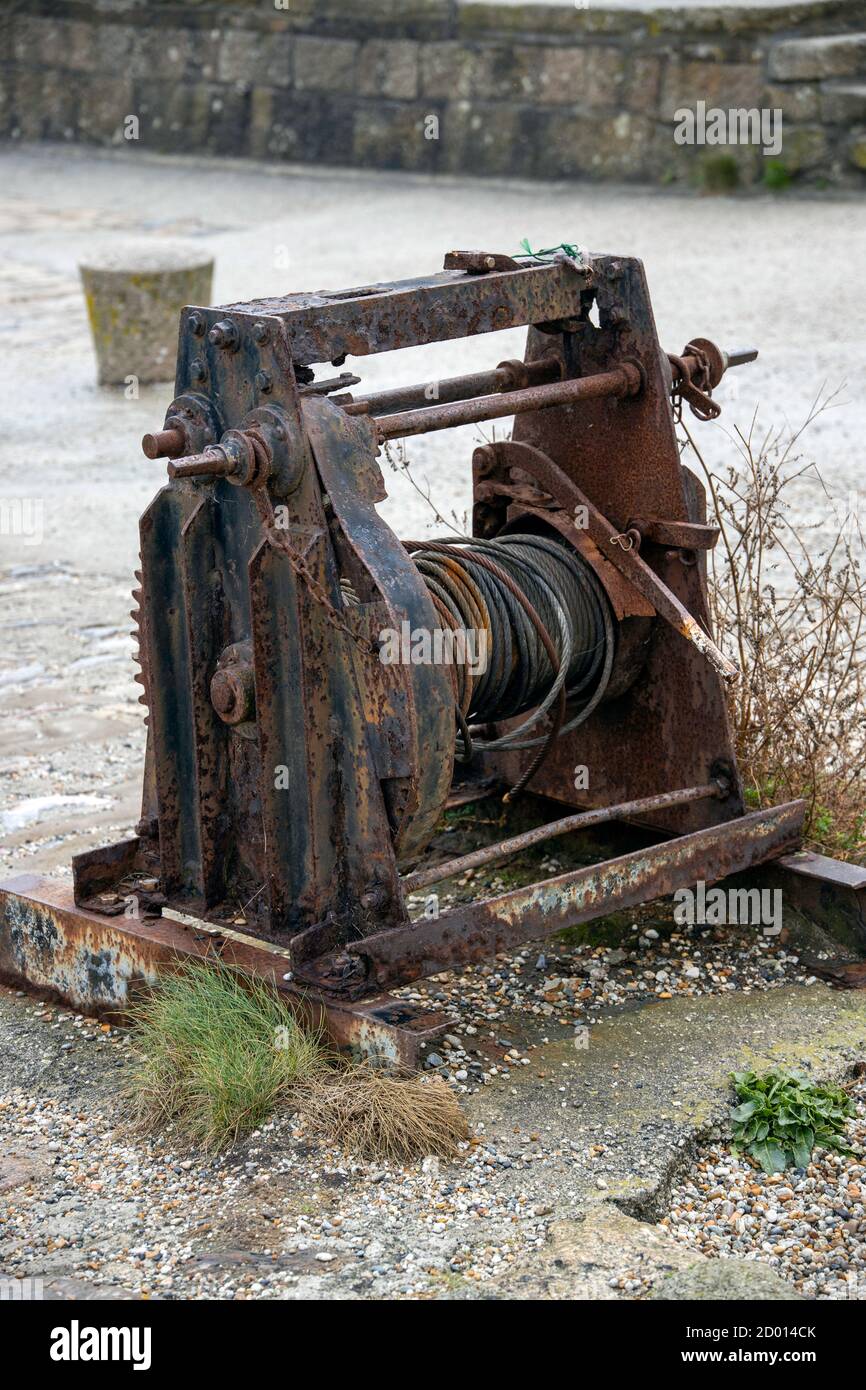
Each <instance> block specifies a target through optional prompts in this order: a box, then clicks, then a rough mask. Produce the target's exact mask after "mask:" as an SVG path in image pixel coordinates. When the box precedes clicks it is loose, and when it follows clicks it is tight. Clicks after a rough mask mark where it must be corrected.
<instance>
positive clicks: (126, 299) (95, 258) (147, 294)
mask: <svg viewBox="0 0 866 1390" xmlns="http://www.w3.org/2000/svg"><path fill="white" fill-rule="evenodd" d="M213 265H214V263H213V257H212V256H210V255H208V253H207V252H206V251H203V250H201V249H200V248H199V247H197V246H190V245H189V243H188V242H178V241H161V240H153V241H141V242H127V241H124V242H122V243H114V244H112V245H110V246H108V247H106V248H105V250H101V251H99V252H96V253H94V254H93V255H91V256H88V257H87V258H86V259H85V260H83V261H82V262H81V263H80V264H79V270H80V272H81V281H82V285H83V287H84V298H85V300H86V302H87V316H88V318H89V320H90V329H91V332H92V334H93V345H94V348H95V350H96V361H97V366H98V369H99V376H98V379H99V383H100V385H101V386H113V385H117V384H123V383H128V382H129V379H130V378H134V379H135V380H136V381H139V382H148V381H171V380H172V378H173V377H174V364H175V358H176V356H177V332H178V319H179V315H180V311H181V309H182V308H183V306H184V305H185V304H202V305H207V304H210V302H211V282H212V279H213Z"/></svg>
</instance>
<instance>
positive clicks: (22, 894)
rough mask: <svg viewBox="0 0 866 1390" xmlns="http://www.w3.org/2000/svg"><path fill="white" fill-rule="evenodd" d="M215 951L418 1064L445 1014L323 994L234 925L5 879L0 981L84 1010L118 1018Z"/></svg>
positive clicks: (355, 1034) (334, 1029) (388, 1055)
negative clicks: (93, 905) (132, 911)
mask: <svg viewBox="0 0 866 1390" xmlns="http://www.w3.org/2000/svg"><path fill="white" fill-rule="evenodd" d="M193 959H195V960H206V959H215V960H219V961H221V962H223V963H225V964H228V965H231V966H233V967H235V968H236V969H237V970H238V971H239V972H240V974H241V976H242V977H243V976H249V977H250V978H251V979H256V980H259V981H263V982H265V983H267V984H268V985H270V986H271V987H272V988H273V989H274V991H275V992H276V993H277V994H278V995H279V996H280V998H282V999H283V1000H284V1001H285V1002H286V1004H287V1005H288V1006H289V1007H290V1008H291V1009H292V1010H293V1011H294V1012H296V1013H297V1014H298V1016H299V1018H301V1019H302V1020H303V1021H304V1022H305V1023H307V1024H308V1025H309V1026H310V1027H313V1028H319V1027H321V1028H322V1030H323V1031H324V1034H325V1036H326V1037H327V1038H328V1039H330V1041H331V1042H332V1043H333V1044H334V1045H335V1046H336V1047H339V1048H343V1049H347V1050H350V1051H354V1052H357V1053H360V1054H362V1055H364V1056H367V1057H372V1058H379V1059H384V1060H387V1061H389V1062H393V1063H395V1064H397V1065H399V1066H405V1067H413V1066H415V1065H416V1064H417V1062H418V1060H419V1058H418V1053H419V1049H420V1047H421V1046H422V1044H424V1043H429V1042H432V1041H433V1040H434V1039H435V1038H436V1037H438V1036H439V1034H440V1033H441V1032H442V1031H443V1029H444V1028H445V1027H446V1020H445V1018H444V1016H443V1015H441V1014H438V1013H434V1012H430V1011H425V1010H423V1009H419V1008H416V1007H415V1006H413V1005H412V1004H409V1003H407V1002H405V1001H403V1000H396V999H391V998H388V997H387V996H379V997H377V996H375V995H374V996H373V997H371V998H368V999H365V1000H364V1001H363V1002H359V1003H352V1002H349V1001H340V1000H334V999H321V998H318V997H317V996H316V995H314V994H312V993H311V992H310V991H309V990H304V989H299V988H298V987H297V986H295V985H294V984H293V983H292V981H291V980H287V979H285V978H284V977H285V975H286V974H287V973H288V972H289V970H290V960H289V954H288V952H286V951H279V950H277V949H275V948H273V947H268V946H267V945H265V944H263V943H261V942H258V941H255V940H253V939H252V938H250V937H244V936H242V935H241V934H239V933H237V932H224V931H219V930H215V929H209V928H207V927H206V926H205V925H204V924H194V925H188V924H185V923H183V922H179V921H175V920H174V919H170V918H168V917H162V918H141V917H137V916H133V915H121V916H117V917H109V918H107V917H106V916H105V915H104V914H102V913H98V912H89V911H86V910H84V909H82V908H80V907H77V906H76V904H75V903H74V902H73V899H72V894H71V892H70V890H69V888H68V887H67V886H66V885H64V884H60V883H57V882H56V881H54V880H52V879H42V878H38V877H36V876H34V875H31V874H21V875H19V876H18V877H17V878H13V879H8V880H7V881H6V882H4V883H2V884H0V979H2V980H3V981H4V983H6V984H10V985H13V986H15V987H17V988H21V987H24V988H27V989H29V990H31V991H33V992H35V993H38V994H41V995H42V996H44V997H46V998H50V999H55V1000H59V1001H61V1002H62V1003H65V1004H68V1005H70V1006H71V1007H73V1008H75V1009H78V1010H80V1011H81V1012H82V1013H87V1014H91V1015H94V1016H96V1017H99V1018H109V1019H111V1020H112V1021H115V1022H122V1021H123V1020H124V1019H125V1017H126V1016H127V1014H128V1011H129V1008H130V1004H131V1003H132V1002H133V1001H134V999H135V996H136V994H137V993H138V992H139V991H141V990H142V989H146V988H147V987H149V986H152V985H154V984H155V983H156V981H157V980H158V979H159V976H160V975H161V974H162V973H164V972H166V971H171V970H173V969H176V968H177V967H178V966H179V965H181V964H183V963H184V962H185V961H189V960H193Z"/></svg>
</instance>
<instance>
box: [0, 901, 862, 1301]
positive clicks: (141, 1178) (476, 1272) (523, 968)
mask: <svg viewBox="0 0 866 1390" xmlns="http://www.w3.org/2000/svg"><path fill="white" fill-rule="evenodd" d="M649 920H650V919H649V917H646V918H645V919H643V920H640V921H638V922H637V923H635V925H634V930H633V931H632V932H631V933H630V936H629V938H628V939H627V943H626V944H625V945H623V946H619V947H612V948H611V947H606V946H592V945H588V944H585V943H584V944H574V945H568V944H565V943H562V942H558V943H557V944H556V945H555V946H550V945H549V946H548V947H547V948H546V949H545V952H544V953H542V952H541V950H540V948H539V947H537V946H536V947H534V948H532V949H531V950H524V951H520V952H516V953H514V954H513V955H507V956H505V955H504V956H501V957H499V958H497V959H496V960H495V961H494V962H492V963H489V964H485V965H480V966H475V967H472V968H471V969H469V970H467V971H466V972H465V973H464V974H463V975H462V976H460V977H456V976H455V977H447V976H446V977H440V978H438V979H436V980H434V981H432V982H429V984H428V986H427V989H426V990H417V991H406V992H405V993H407V994H410V995H411V994H415V993H417V994H418V995H419V997H424V998H426V999H427V1000H428V1001H429V1000H430V997H431V995H432V998H433V1001H434V1002H436V1003H437V1004H438V1005H439V1006H440V1007H442V1008H444V1009H445V1010H446V1012H447V1013H448V1014H449V1016H450V1018H451V1020H452V1023H451V1026H450V1028H449V1031H448V1033H447V1034H446V1035H445V1037H444V1039H443V1041H442V1042H441V1044H439V1045H438V1046H439V1051H438V1052H434V1053H432V1055H430V1056H428V1059H427V1061H428V1068H429V1069H435V1070H436V1071H438V1072H439V1073H440V1074H441V1075H443V1076H445V1077H446V1078H448V1079H449V1080H450V1082H451V1084H452V1085H453V1086H454V1088H455V1089H456V1090H457V1091H458V1092H459V1093H464V1094H466V1095H467V1096H468V1095H469V1094H470V1093H472V1092H474V1091H477V1090H479V1089H480V1088H481V1087H489V1086H493V1087H499V1088H506V1087H508V1086H509V1085H510V1083H511V1081H513V1079H514V1076H513V1073H514V1072H515V1071H516V1069H517V1068H526V1067H533V1068H535V1069H538V1068H539V1066H540V1063H541V1053H540V1051H539V1049H542V1048H543V1047H544V1045H545V1043H546V1041H547V1040H548V1038H549V1037H550V1036H553V1035H556V1036H557V1037H560V1038H561V1037H563V1036H566V1037H567V1036H568V1033H569V1032H570V1031H571V1030H574V1031H575V1037H576V1038H577V1039H580V1038H581V1037H582V1036H584V1035H585V1036H586V1037H587V1039H588V1038H589V1035H590V1033H591V1029H592V1026H593V1024H594V1023H595V1022H597V1021H598V1020H599V1019H600V1018H601V1017H602V1016H604V1015H605V1014H608V1015H610V1014H611V1013H616V1012H619V1011H621V1010H622V1009H623V1008H627V1007H629V1006H630V1005H631V1006H633V1005H637V1004H642V1003H646V1002H651V1001H653V1000H658V1001H662V1000H666V999H671V998H674V997H678V996H683V995H684V996H687V997H696V996H698V995H700V994H707V993H714V994H720V993H724V992H729V991H732V990H740V991H744V992H748V991H760V990H768V989H772V988H774V987H775V986H776V985H780V984H786V983H791V982H794V981H799V982H806V981H809V980H810V978H811V977H809V975H808V974H807V972H806V969H805V968H804V967H803V966H802V965H801V963H800V960H799V957H798V955H797V954H796V952H793V951H791V950H790V949H788V948H787V947H786V946H785V945H784V944H783V943H781V942H780V941H779V939H778V938H774V937H764V936H761V935H760V934H758V933H756V932H755V931H754V930H743V931H742V932H741V933H739V934H737V933H732V932H731V930H730V929H727V930H726V932H725V934H724V936H723V935H722V933H721V932H719V933H715V932H712V931H711V932H708V933H707V932H702V933H701V935H700V936H695V935H693V934H690V932H689V931H688V930H687V929H685V928H680V929H672V926H671V923H670V922H667V923H666V922H664V920H663V919H662V918H660V917H659V914H658V909H656V910H655V917H654V918H653V919H652V920H654V921H655V922H656V923H657V925H656V926H652V925H648V922H649ZM16 1002H17V1003H18V1005H19V1006H20V1008H21V1009H22V1010H23V1011H24V1014H25V1015H26V1017H27V1018H28V1020H29V1021H31V1022H38V1023H39V1024H41V1025H42V1027H43V1028H44V1030H45V1036H46V1053H45V1063H46V1066H49V1067H50V1066H51V1062H50V1058H51V1056H52V1052H53V1049H56V1050H57V1052H59V1053H60V1054H61V1055H66V1056H69V1057H72V1058H76V1059H78V1058H81V1059H82V1060H81V1061H80V1062H76V1065H78V1066H80V1067H81V1068H82V1069H89V1068H91V1067H92V1066H93V1065H97V1066H101V1067H102V1068H103V1070H104V1069H105V1063H106V1062H107V1061H108V1060H111V1061H114V1062H115V1063H122V1061H123V1060H124V1058H125V1056H126V1055H127V1052H128V1048H129V1039H128V1035H127V1034H126V1033H124V1032H123V1031H122V1030H118V1029H112V1028H108V1027H107V1025H99V1024H97V1023H94V1022H93V1021H92V1020H88V1019H85V1018H82V1017H81V1016H80V1015H79V1016H76V1015H74V1014H73V1013H71V1012H70V1011H69V1010H67V1009H63V1008H55V1007H51V1006H45V1005H34V1004H32V1003H31V1002H30V1001H29V1000H26V999H25V998H23V997H21V996H19V998H18V1000H17V1001H16ZM587 1045H588V1042H587ZM91 1049H92V1052H91ZM88 1057H89V1058H90V1060H89V1061H88ZM100 1059H102V1060H100ZM531 1074H533V1075H534V1072H533V1073H531ZM539 1075H540V1076H543V1075H544V1073H543V1072H541V1071H539ZM563 1079H565V1078H563ZM545 1084H549V1085H550V1086H552V1087H554V1089H555V1084H556V1083H555V1081H553V1082H551V1081H549V1079H548V1081H546V1082H545ZM859 1084H860V1091H859V1092H858V1103H859V1110H858V1122H857V1124H858V1129H857V1136H856V1137H857V1140H858V1142H860V1141H862V1138H863V1137H864V1136H863V1128H864V1125H863V1116H864V1097H866V1083H863V1082H861V1083H859ZM561 1089H562V1090H563V1091H565V1087H561ZM563 1103H565V1101H563ZM673 1103H674V1104H675V1103H676V1102H673ZM597 1137H598V1141H599V1142H598V1143H597V1144H595V1146H594V1150H593V1149H592V1146H591V1149H590V1150H588V1151H587V1153H586V1154H583V1153H581V1154H580V1155H578V1154H577V1153H574V1152H571V1151H570V1148H571V1147H573V1146H569V1145H568V1144H567V1143H566V1144H561V1143H557V1141H555V1140H553V1139H552V1138H550V1137H549V1136H547V1135H546V1134H544V1133H543V1132H528V1131H527V1132H514V1133H508V1134H507V1136H506V1137H505V1138H503V1137H501V1136H497V1137H496V1138H495V1139H494V1138H492V1137H487V1136H486V1135H485V1134H484V1133H478V1134H476V1135H475V1136H474V1137H473V1139H472V1141H471V1143H470V1144H469V1145H467V1146H466V1147H465V1149H464V1151H463V1153H462V1154H461V1156H460V1157H459V1158H458V1159H457V1160H456V1161H455V1162H454V1163H447V1162H444V1161H440V1160H437V1159H435V1158H432V1157H431V1158H428V1159H425V1160H423V1161H422V1162H419V1163H417V1164H414V1165H410V1166H409V1167H407V1168H405V1169H401V1168H398V1167H394V1166H391V1165H387V1164H381V1163H375V1162H358V1161H354V1160H348V1159H347V1158H346V1157H345V1156H344V1155H342V1154H340V1153H339V1152H337V1151H335V1150H333V1149H330V1148H328V1147H327V1146H326V1145H323V1144H322V1143H321V1142H320V1141H318V1140H316V1139H313V1138H312V1137H311V1136H310V1135H308V1134H307V1133H306V1132H305V1125H304V1121H303V1119H302V1118H296V1117H284V1118H281V1119H279V1120H277V1121H276V1122H275V1123H273V1124H271V1125H269V1126H267V1127H265V1128H264V1129H263V1130H262V1131H260V1132H259V1133H257V1134H256V1135H254V1136H252V1138H251V1139H249V1140H248V1141H247V1142H246V1143H244V1144H243V1145H242V1146H240V1147H239V1148H238V1149H236V1150H234V1151H232V1152H231V1153H230V1154H229V1155H227V1156H223V1157H217V1158H209V1157H205V1156H202V1155H201V1154H187V1153H183V1152H173V1151H172V1150H171V1148H170V1147H169V1148H166V1147H165V1146H164V1145H162V1144H160V1143H153V1142H150V1141H147V1140H144V1139H142V1138H139V1137H134V1136H131V1135H130V1134H128V1133H126V1132H125V1131H124V1129H123V1128H122V1126H121V1127H118V1124H117V1112H116V1108H115V1107H114V1106H113V1105H112V1104H111V1103H109V1104H105V1105H101V1106H99V1107H97V1106H95V1105H94V1103H93V1102H92V1101H90V1100H88V1102H87V1103H86V1104H82V1105H81V1106H80V1108H79V1107H77V1106H76V1104H75V1102H74V1100H72V1099H70V1098H69V1097H64V1096H60V1097H58V1096H54V1095H42V1094H38V1095H34V1094H33V1093H32V1089H31V1088H27V1089H26V1090H25V1089H23V1088H22V1089H20V1090H12V1091H10V1092H9V1093H7V1095H6V1096H5V1097H3V1098H0V1152H3V1153H4V1154H6V1155H7V1158H6V1160H5V1167H4V1165H3V1164H0V1268H2V1270H3V1272H4V1274H5V1275H6V1276H7V1277H9V1276H11V1277H24V1276H27V1275H33V1274H34V1273H38V1274H39V1275H40V1276H41V1277H42V1278H43V1279H45V1280H49V1281H52V1280H53V1281H55V1282H56V1284H57V1291H58V1292H60V1293H61V1294H62V1293H63V1291H64V1290H68V1291H71V1292H78V1293H80V1292H81V1291H82V1290H84V1289H86V1295H87V1296H96V1297H98V1296H99V1295H100V1292H102V1293H103V1296H107V1295H108V1294H111V1295H112V1296H117V1295H118V1292H119V1291H122V1293H123V1294H125V1295H126V1296H129V1297H134V1298H135V1297H160V1298H164V1297H169V1298H223V1299H234V1298H248V1297H252V1298H281V1297H282V1298H285V1297H327V1298H344V1297H345V1298H348V1297H353V1296H354V1297H356V1296H371V1297H378V1298H430V1297H437V1296H443V1295H444V1296H452V1297H454V1296H456V1297H461V1296H470V1295H471V1293H472V1292H473V1291H474V1290H478V1291H480V1290H481V1289H482V1288H484V1289H486V1290H488V1291H489V1292H490V1293H494V1292H495V1291H496V1290H497V1288H498V1287H500V1286H501V1285H503V1284H504V1285H506V1286H507V1283H508V1280H509V1279H510V1278H511V1277H512V1275H513V1272H514V1271H515V1269H517V1268H518V1267H519V1266H520V1265H521V1263H522V1262H525V1261H526V1260H527V1259H528V1258H531V1255H532V1252H533V1251H537V1250H539V1249H540V1248H541V1247H543V1246H544V1244H545V1242H546V1239H547V1234H548V1227H549V1223H550V1222H551V1221H552V1220H554V1219H561V1218H562V1217H563V1216H564V1215H565V1216H567V1215H569V1214H571V1215H574V1214H575V1212H574V1211H571V1212H570V1213H569V1210H568V1203H567V1202H566V1203H564V1202H563V1201H562V1200H557V1201H556V1206H555V1209H554V1205H553V1204H550V1203H548V1202H547V1201H546V1200H539V1196H538V1194H539V1191H542V1192H543V1191H544V1190H545V1184H546V1181H548V1180H547V1179H545V1178H544V1172H545V1170H547V1171H549V1172H550V1175H551V1180H552V1179H553V1177H554V1175H555V1174H558V1175H559V1176H560V1178H561V1175H562V1173H563V1172H565V1173H566V1174H567V1173H568V1172H574V1173H575V1174H577V1173H578V1172H579V1170H580V1168H581V1167H582V1166H583V1165H585V1164H586V1163H589V1164H593V1163H594V1162H595V1161H597V1157H598V1154H597V1152H596V1151H595V1150H597V1151H600V1152H602V1153H603V1152H604V1149H605V1145H606V1144H607V1143H608V1142H611V1141H609V1140H608V1139H606V1138H605V1136H604V1135H599V1136H597ZM591 1150H592V1151H591ZM10 1163H11V1168H10ZM539 1165H540V1167H539ZM700 1165H704V1166H703V1167H702V1166H700ZM863 1174H864V1168H863V1166H862V1164H860V1163H858V1162H857V1161H856V1160H847V1159H839V1158H836V1157H833V1158H825V1157H824V1156H819V1158H818V1161H817V1162H816V1163H815V1164H813V1165H812V1166H811V1167H810V1169H809V1172H808V1173H807V1174H805V1175H797V1176H796V1178H792V1179H791V1181H790V1183H789V1184H788V1186H789V1187H790V1188H791V1190H792V1191H793V1193H794V1194H795V1197H796V1199H797V1202H798V1204H799V1205H798V1206H796V1207H795V1206H791V1205H786V1206H783V1203H782V1198H783V1197H784V1196H785V1194H786V1192H787V1190H788V1187H786V1186H785V1184H783V1183H781V1182H774V1181H773V1180H771V1179H764V1178H763V1177H762V1176H761V1175H760V1174H759V1173H757V1172H756V1171H755V1170H753V1169H752V1168H751V1167H750V1166H749V1165H748V1164H747V1163H744V1162H743V1161H742V1160H735V1159H733V1158H732V1157H731V1155H730V1154H728V1153H727V1152H726V1151H725V1150H724V1149H723V1148H714V1147H712V1146H709V1147H707V1148H706V1149H702V1150H701V1152H700V1155H699V1158H698V1167H697V1168H696V1169H695V1170H694V1173H693V1174H692V1175H691V1176H690V1177H689V1178H688V1179H685V1180H684V1181H683V1184H682V1185H681V1186H680V1187H678V1188H677V1189H676V1192H675V1195H674V1198H673V1201H672V1206H671V1212H670V1214H669V1216H667V1217H666V1218H665V1219H664V1220H663V1222H662V1229H664V1230H666V1231H668V1232H669V1233H670V1235H671V1236H672V1238H673V1239H675V1240H677V1241H680V1242H682V1241H686V1242H693V1243H694V1244H695V1248H696V1251H697V1252H698V1253H704V1254H725V1253H734V1254H746V1255H749V1256H754V1257H755V1258H757V1259H760V1260H766V1261H767V1262H769V1263H771V1264H773V1266H774V1267H775V1268H777V1269H778V1272H779V1273H781V1274H782V1275H783V1276H784V1277H786V1278H789V1279H791V1280H792V1282H794V1283H796V1284H797V1285H798V1287H800V1286H802V1287H803V1290H804V1292H806V1293H812V1294H814V1295H817V1296H819V1297H841V1296H844V1295H843V1294H842V1293H840V1292H839V1290H840V1289H842V1288H845V1287H847V1286H846V1285H844V1283H843V1275H845V1274H846V1273H848V1272H850V1271H855V1272H856V1271H859V1270H864V1269H866V1263H864V1262H866V1219H864V1208H863V1199H862V1196H861V1195H860V1185H859V1184H860V1180H861V1178H862V1176H863ZM595 1185H596V1186H597V1187H598V1188H599V1195H601V1189H603V1188H604V1187H606V1186H607V1183H606V1181H605V1182H602V1181H601V1180H599V1182H598V1183H596V1184H595ZM864 1185H866V1179H864ZM4 1187H5V1189H6V1190H5V1191H4V1190H3V1189H4ZM731 1187H733V1190H734V1193H742V1195H741V1196H736V1195H732V1194H731V1193H730V1191H729V1189H730V1188H731ZM562 1190H563V1189H562V1186H561V1182H560V1193H561V1192H562ZM759 1194H760V1195H759ZM786 1200H787V1203H790V1201H791V1200H793V1199H786ZM798 1211H800V1212H801V1214H800V1215H797V1216H796V1218H795V1217H794V1213H795V1212H798ZM843 1213H844V1214H843ZM743 1218H745V1219H743ZM804 1234H805V1238H804ZM779 1247H784V1248H783V1249H780V1248H779ZM842 1260H844V1261H845V1267H844V1268H841V1267H840V1261H842ZM810 1280H812V1281H813V1283H812V1284H810V1283H809V1281H810ZM617 1287H618V1289H619V1290H620V1296H624V1297H627V1298H628V1297H632V1298H634V1297H637V1298H639V1297H642V1296H644V1295H645V1294H646V1292H647V1291H648V1288H649V1285H648V1284H647V1282H646V1281H645V1280H644V1279H642V1278H641V1277H639V1276H637V1275H634V1276H630V1275H629V1274H628V1273H627V1274H626V1275H625V1276H624V1277H623V1278H622V1279H620V1280H618V1281H617Z"/></svg>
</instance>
